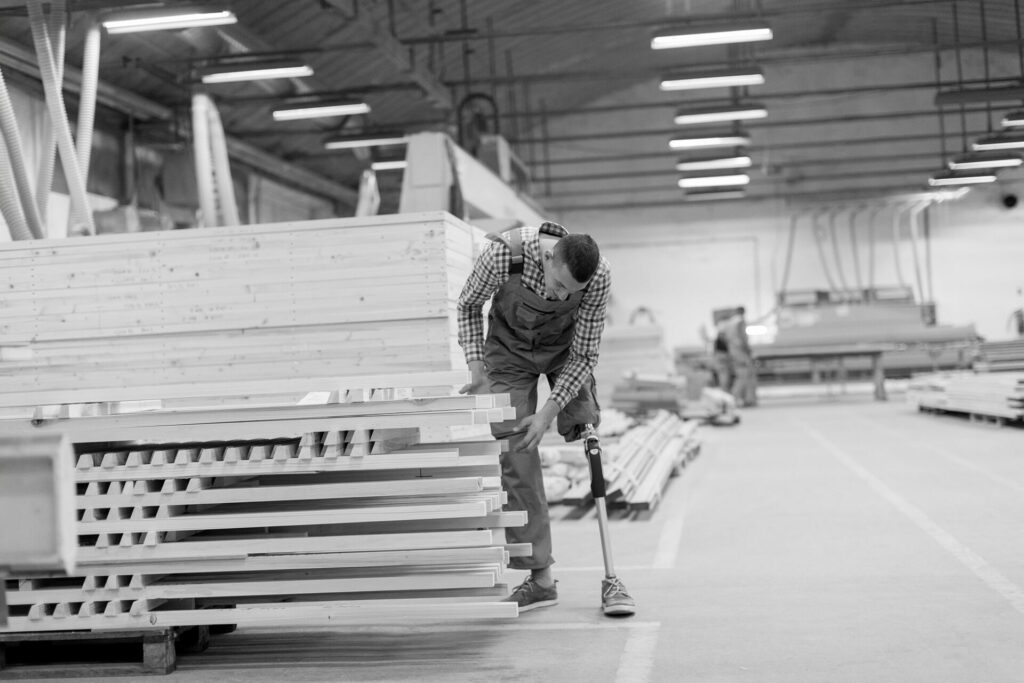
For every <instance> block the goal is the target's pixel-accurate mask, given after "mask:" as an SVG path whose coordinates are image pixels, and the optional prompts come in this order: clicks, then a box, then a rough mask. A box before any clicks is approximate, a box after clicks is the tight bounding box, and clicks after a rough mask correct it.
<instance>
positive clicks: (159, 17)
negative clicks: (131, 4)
mask: <svg viewBox="0 0 1024 683" xmlns="http://www.w3.org/2000/svg"><path fill="white" fill-rule="evenodd" d="M237 21H238V18H237V17H236V16H235V15H234V13H233V12H230V11H228V10H210V9H202V8H199V7H189V6H179V7H149V8H144V9H136V10H122V11H117V12H111V13H110V14H107V15H105V17H104V18H103V19H101V20H100V23H101V24H103V28H105V29H107V33H139V32H142V31H168V30H172V29H182V28H196V27H199V26H222V25H224V24H234V23H235V22H237Z"/></svg>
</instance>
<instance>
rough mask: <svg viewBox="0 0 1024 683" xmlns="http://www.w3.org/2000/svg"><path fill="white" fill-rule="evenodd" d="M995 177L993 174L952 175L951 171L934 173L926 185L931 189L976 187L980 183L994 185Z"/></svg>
mask: <svg viewBox="0 0 1024 683" xmlns="http://www.w3.org/2000/svg"><path fill="white" fill-rule="evenodd" d="M995 181H996V176H995V174H994V173H953V172H951V171H942V172H940V173H936V174H935V175H933V176H932V177H931V178H929V179H928V184H929V185H931V186H932V187H941V186H945V185H978V184H980V183H994V182H995Z"/></svg>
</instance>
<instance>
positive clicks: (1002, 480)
mask: <svg viewBox="0 0 1024 683" xmlns="http://www.w3.org/2000/svg"><path fill="white" fill-rule="evenodd" d="M856 417H857V419H859V420H861V421H863V422H867V423H868V424H870V425H872V426H873V427H876V428H878V429H880V430H882V431H885V432H888V433H889V434H892V435H893V436H895V437H896V438H898V439H899V440H900V441H902V442H904V443H910V442H911V441H912V440H911V439H908V438H906V437H905V436H903V435H902V434H901V433H900V432H899V430H895V429H892V428H890V427H886V426H885V425H884V424H882V423H881V422H880V421H878V420H872V419H868V418H866V417H863V416H859V415H858V416H856ZM913 443H914V445H915V446H917V447H918V448H921V449H923V450H928V451H931V452H932V453H935V454H936V455H939V456H941V457H943V458H946V459H947V460H951V461H953V462H955V463H956V464H958V465H960V466H961V467H964V468H966V469H969V470H972V471H974V472H976V473H978V474H980V475H981V476H983V477H985V478H987V479H989V480H991V481H993V482H995V483H996V484H1000V485H1002V486H1006V487H1009V488H1011V489H1013V490H1014V491H1017V492H1018V493H1024V485H1022V484H1018V483H1017V482H1015V481H1013V480H1011V479H1008V478H1006V477H1004V476H1002V475H999V474H995V473H994V472H989V471H988V470H987V469H985V468H984V467H981V466H980V465H977V464H975V463H973V462H971V461H970V460H965V459H963V458H961V457H960V456H959V455H956V454H955V453H950V452H949V451H947V450H945V449H943V448H938V447H936V446H930V445H928V444H921V443H918V442H916V441H914V442H913Z"/></svg>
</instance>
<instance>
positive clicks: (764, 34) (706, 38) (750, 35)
mask: <svg viewBox="0 0 1024 683" xmlns="http://www.w3.org/2000/svg"><path fill="white" fill-rule="evenodd" d="M772 37H773V34H772V30H771V28H769V27H768V26H765V25H749V26H732V27H729V28H682V29H678V30H673V29H665V30H662V31H658V32H657V33H656V34H654V36H653V37H652V38H651V49H652V50H670V49H674V48H680V47H702V46H704V45H728V44H731V43H753V42H758V41H762V40H771V39H772Z"/></svg>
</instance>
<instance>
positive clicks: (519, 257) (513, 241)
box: [487, 228, 523, 275]
mask: <svg viewBox="0 0 1024 683" xmlns="http://www.w3.org/2000/svg"><path fill="white" fill-rule="evenodd" d="M487 239H489V240H491V241H494V242H501V243H502V244H504V245H505V246H506V247H508V251H509V254H510V255H511V257H512V258H511V260H509V262H508V274H509V275H520V274H522V272H523V235H522V233H520V232H519V228H511V229H509V230H506V231H505V232H499V233H490V234H488V235H487Z"/></svg>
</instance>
